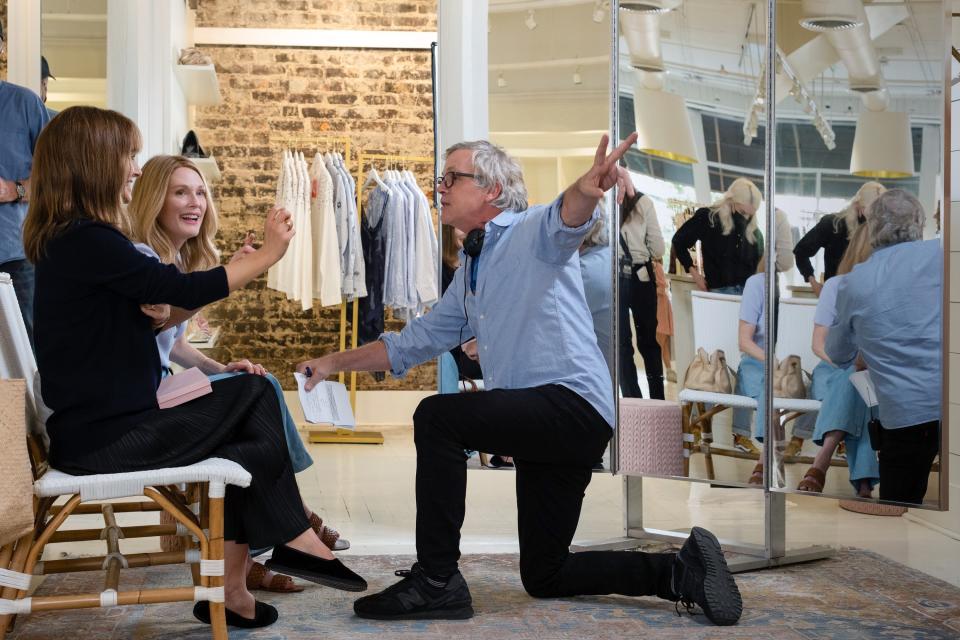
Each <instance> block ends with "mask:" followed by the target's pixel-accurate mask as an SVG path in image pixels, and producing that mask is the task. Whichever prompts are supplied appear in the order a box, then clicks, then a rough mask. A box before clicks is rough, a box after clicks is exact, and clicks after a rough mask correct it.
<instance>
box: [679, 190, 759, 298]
mask: <svg viewBox="0 0 960 640" xmlns="http://www.w3.org/2000/svg"><path fill="white" fill-rule="evenodd" d="M747 224H748V221H747V219H746V218H744V217H743V216H742V215H740V214H738V213H735V214H733V229H732V230H731V231H730V233H729V234H728V235H723V227H722V226H721V225H720V220H719V219H716V220H714V221H711V220H710V209H709V208H707V207H703V208H700V209H697V211H696V213H694V214H693V217H692V218H690V219H689V220H687V221H686V222H684V223H683V225H682V226H681V227H680V228H679V229H677V232H676V233H675V234H673V242H672V244H673V249H674V252H675V253H676V256H677V259H678V260H679V261H680V264H682V265H683V269H684V271H689V270H690V268H691V267H692V266H693V259H692V258H691V257H690V249H692V248H693V246H694V245H695V244H696V243H697V240H699V241H700V252H701V254H702V255H703V272H704V273H703V275H704V277H705V278H706V280H707V288H708V289H719V288H720V287H731V286H741V287H742V286H743V284H744V283H745V282H746V281H747V278H749V277H750V276H752V275H753V274H755V273H756V272H757V265H759V264H760V256H761V255H763V238H762V237H761V236H760V234H759V233H756V234H755V235H754V242H753V243H750V242H747V239H746V237H745V235H744V234H745V233H746V227H747Z"/></svg>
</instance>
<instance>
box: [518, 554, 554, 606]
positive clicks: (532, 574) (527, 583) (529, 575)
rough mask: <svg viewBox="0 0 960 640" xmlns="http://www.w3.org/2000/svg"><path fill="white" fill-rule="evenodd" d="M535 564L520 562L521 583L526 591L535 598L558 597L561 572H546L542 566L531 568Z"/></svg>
mask: <svg viewBox="0 0 960 640" xmlns="http://www.w3.org/2000/svg"><path fill="white" fill-rule="evenodd" d="M534 564H535V563H532V562H531V563H525V562H522V561H521V562H520V581H521V582H522V583H523V588H524V590H526V592H527V593H528V594H529V595H530V596H531V597H533V598H556V597H558V596H559V593H558V591H557V585H558V584H559V580H560V576H559V572H558V571H547V570H544V568H543V567H542V566H540V567H535V566H531V565H534Z"/></svg>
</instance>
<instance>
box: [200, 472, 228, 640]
mask: <svg viewBox="0 0 960 640" xmlns="http://www.w3.org/2000/svg"><path fill="white" fill-rule="evenodd" d="M221 487H222V485H221ZM208 504H209V526H210V536H209V545H208V547H207V548H208V549H209V555H210V558H209V559H210V560H220V561H221V562H222V561H223V559H224V558H223V491H222V489H221V491H220V492H217V493H216V494H215V495H214V496H210V499H209V503H208ZM201 519H202V518H201ZM208 585H209V586H210V587H221V588H222V587H223V585H224V576H222V575H220V576H209V577H208ZM210 625H211V627H212V629H213V638H214V640H227V618H226V607H225V606H224V604H223V603H222V602H211V603H210Z"/></svg>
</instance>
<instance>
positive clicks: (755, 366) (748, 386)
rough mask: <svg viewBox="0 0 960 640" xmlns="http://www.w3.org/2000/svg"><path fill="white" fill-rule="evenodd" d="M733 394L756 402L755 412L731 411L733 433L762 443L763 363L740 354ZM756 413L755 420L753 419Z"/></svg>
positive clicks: (748, 410) (763, 413)
mask: <svg viewBox="0 0 960 640" xmlns="http://www.w3.org/2000/svg"><path fill="white" fill-rule="evenodd" d="M733 392H734V393H735V394H736V395H738V396H747V397H749V398H753V399H754V400H756V401H757V410H756V412H754V411H753V410H752V409H737V408H735V409H734V410H733V433H734V435H738V436H744V437H746V438H749V437H751V436H752V437H754V438H756V439H757V440H759V441H760V442H763V425H764V424H765V419H764V416H765V415H766V410H765V407H764V402H763V362H761V361H760V360H757V359H756V358H754V357H753V356H748V355H747V354H745V353H741V354H740V364H739V365H738V366H737V386H736V388H735V389H734V390H733ZM754 413H756V419H754Z"/></svg>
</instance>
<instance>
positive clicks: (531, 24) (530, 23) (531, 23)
mask: <svg viewBox="0 0 960 640" xmlns="http://www.w3.org/2000/svg"><path fill="white" fill-rule="evenodd" d="M533 13H534V12H533V9H530V11H528V12H527V19H526V20H524V21H523V24H525V25H527V29H530V31H533V30H534V29H536V28H537V19H536V18H535V17H533Z"/></svg>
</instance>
